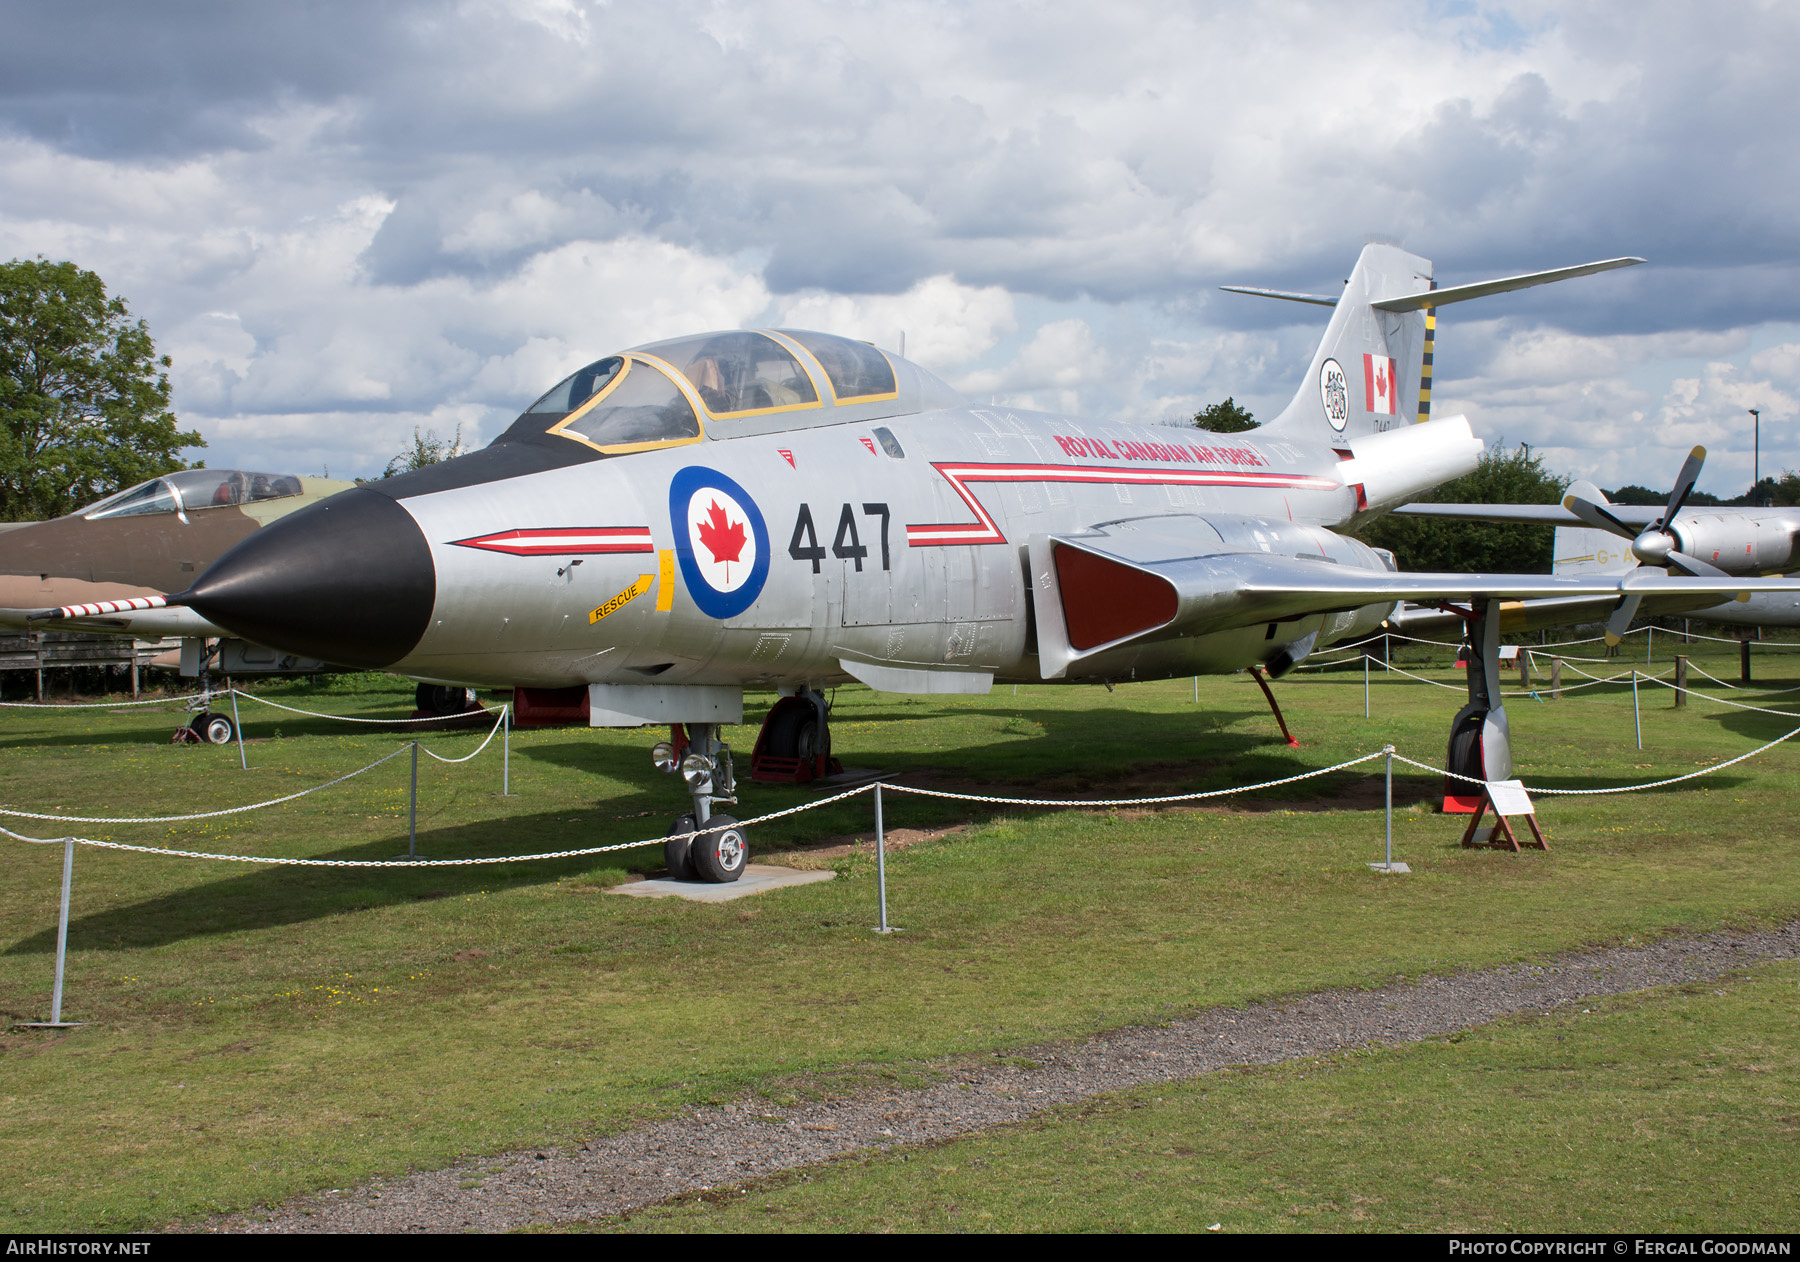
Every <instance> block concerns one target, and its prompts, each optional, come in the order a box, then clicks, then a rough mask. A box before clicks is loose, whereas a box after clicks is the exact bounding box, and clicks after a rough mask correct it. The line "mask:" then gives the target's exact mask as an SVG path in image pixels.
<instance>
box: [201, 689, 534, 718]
mask: <svg viewBox="0 0 1800 1262" xmlns="http://www.w3.org/2000/svg"><path fill="white" fill-rule="evenodd" d="M229 691H230V692H233V693H236V694H237V695H238V696H240V697H242V698H243V699H244V700H246V701H255V702H257V703H258V704H260V705H266V706H273V707H275V709H277V710H286V711H287V712H288V713H289V714H304V715H306V716H307V717H308V718H313V719H336V720H337V721H338V722H339V723H384V724H395V723H444V722H447V721H449V720H450V719H460V718H462V717H463V716H464V715H468V714H495V715H497V714H499V713H500V712H501V710H504V709H505V708H506V707H505V706H502V707H501V708H500V710H490V709H488V708H487V707H486V706H483V707H481V709H479V710H463V711H461V712H460V713H457V714H427V715H422V716H420V717H419V718H416V719H411V718H408V719H359V718H357V717H355V716H354V715H350V714H324V713H322V712H320V711H318V710H302V709H300V708H299V707H298V706H291V705H283V704H282V703H281V702H279V701H271V700H269V699H268V698H267V697H259V696H257V695H256V694H255V693H251V692H242V691H240V690H238V689H236V688H233V689H230V690H229ZM221 695H225V694H221Z"/></svg>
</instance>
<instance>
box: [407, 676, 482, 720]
mask: <svg viewBox="0 0 1800 1262" xmlns="http://www.w3.org/2000/svg"><path fill="white" fill-rule="evenodd" d="M475 700H476V698H475V690H474V689H473V688H458V687H456V686H455V685H453V684H420V685H419V686H418V688H416V689H415V690H414V691H413V703H414V704H415V706H416V707H417V708H418V709H420V710H423V711H425V712H426V713H427V714H439V715H442V716H444V717H445V718H449V717H450V716H451V715H455V714H461V713H462V712H463V711H464V710H471V709H473V708H474V707H475Z"/></svg>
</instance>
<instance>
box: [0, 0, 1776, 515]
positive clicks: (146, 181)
mask: <svg viewBox="0 0 1800 1262" xmlns="http://www.w3.org/2000/svg"><path fill="white" fill-rule="evenodd" d="M0 21H3V22H4V27H3V28H0V29H4V30H5V31H6V32H7V35H6V38H5V39H4V41H0V258H6V257H33V256H36V255H43V256H45V257H47V258H50V259H65V258H67V259H73V260H75V261H76V262H77V263H79V264H80V265H82V266H84V267H88V268H91V269H93V270H95V271H97V272H99V273H100V274H101V276H102V277H104V278H105V280H106V281H107V283H108V285H109V286H110V288H111V289H112V290H113V291H114V292H116V293H118V294H120V295H122V296H123V297H125V299H126V300H127V301H128V302H129V303H130V304H131V307H132V309H133V311H134V312H135V313H136V314H137V315H140V316H142V317H143V318H144V319H146V320H147V321H148V322H149V325H150V328H151V332H152V333H153V335H154V336H155V337H156V339H157V342H158V344H159V346H160V347H161V348H162V349H163V350H164V351H166V352H167V353H168V354H169V355H171V356H172V357H173V358H174V369H173V380H174V383H175V403H176V407H177V410H178V411H179V413H180V415H181V418H182V420H183V422H184V423H185V424H187V425H189V426H191V427H194V428H198V429H199V430H200V431H201V432H202V433H203V434H204V435H205V437H206V439H207V441H208V443H209V446H208V448H207V449H206V451H205V452H203V453H194V454H196V455H203V456H204V458H205V459H206V460H207V461H208V463H210V464H214V465H226V464H236V465H240V466H253V467H261V468H270V469H281V470H295V471H299V472H310V473H317V472H320V471H322V470H325V469H329V470H330V472H331V473H332V474H334V475H336V476H348V475H352V474H371V473H374V472H376V471H378V470H379V469H380V468H381V466H382V465H383V464H384V463H385V462H386V461H387V459H388V458H389V457H390V456H391V455H393V454H394V453H396V452H397V451H399V450H400V449H401V448H402V447H403V446H404V445H406V444H407V443H408V441H409V440H410V437H411V435H412V432H413V429H414V427H415V426H422V427H424V428H427V429H431V430H434V431H436V432H437V433H439V434H442V435H448V434H450V433H451V432H452V431H454V430H455V429H456V428H457V427H458V426H459V425H460V426H461V431H462V435H463V438H464V440H465V442H466V443H471V444H479V443H483V442H486V441H487V440H489V439H491V438H492V437H493V436H494V435H495V434H497V433H498V432H499V431H500V429H502V428H503V427H504V426H505V425H506V423H507V422H508V421H510V420H511V418H512V417H513V416H514V415H516V414H517V413H518V411H519V410H520V409H521V408H522V407H523V406H524V405H525V404H526V403H528V402H529V401H530V400H531V399H532V398H533V397H535V396H536V395H537V394H538V393H539V392H540V391H541V390H543V389H544V388H545V387H546V386H548V385H549V384H550V383H551V382H552V381H554V380H555V379H556V378H557V377H559V376H561V375H562V374H564V373H565V372H567V371H569V370H571V369H573V368H575V367H578V366H580V365H581V364H583V363H585V362H587V361H588V360H590V359H592V358H594V357H596V356H598V355H599V354H601V353H603V352H607V351H610V350H614V349H617V348H619V347H622V346H625V345H629V344H632V343H635V342H642V341H647V340H650V339H652V338H658V337H666V336H671V335H674V334H678V333H684V332H694V331H699V330H702V329H710V328H725V327H740V326H754V325H762V324H770V323H783V324H794V325H799V326H802V327H814V328H824V329H828V330H831V331H834V332H840V333H846V334H850V335H853V336H858V337H863V338H866V339H868V340H871V341H874V342H877V343H879V344H881V345H884V346H888V347H890V348H892V347H895V346H897V344H898V342H899V339H900V337H901V335H902V333H904V336H905V339H906V349H907V353H908V354H909V355H910V356H911V357H912V358H915V359H917V360H920V361H921V362H923V363H924V364H925V365H926V366H928V367H930V368H932V369H933V370H935V371H937V372H938V373H940V374H941V375H943V376H944V377H945V378H947V379H948V380H950V381H951V382H952V383H953V384H955V385H957V386H958V387H960V388H962V389H963V390H965V391H967V392H968V393H970V394H971V395H973V396H976V397H979V398H982V399H994V400H1000V401H1005V402H1010V403H1012V404H1013V405H1015V406H1034V407H1043V408H1049V409H1053V410H1061V411H1071V412H1076V413H1080V414H1084V415H1093V416H1099V417H1110V418H1121V419H1124V418H1129V419H1134V420H1143V421H1159V420H1171V419H1178V418H1182V417H1185V416H1187V415H1191V414H1192V412H1193V411H1194V410H1195V409H1196V408H1197V407H1199V406H1201V405H1203V404H1206V403H1209V402H1213V401H1216V400H1218V399H1221V398H1223V397H1225V396H1226V395H1232V396H1235V397H1236V398H1237V399H1238V401H1239V402H1241V403H1246V404H1248V405H1249V406H1250V407H1251V408H1252V409H1253V410H1254V411H1255V412H1257V414H1258V415H1262V416H1272V415H1273V414H1274V412H1275V411H1277V410H1278V409H1279V408H1280V407H1281V405H1282V404H1284V403H1285V402H1286V400H1287V398H1288V397H1289V396H1290V395H1291V394H1292V392H1293V390H1294V388H1295V386H1296V384H1297V381H1298V378H1299V376H1300V374H1301V373H1302V372H1303V371H1304V370H1305V367H1306V364H1307V361H1308V359H1309V356H1310V352H1311V349H1312V346H1313V345H1314V343H1315V342H1316V340H1317V338H1318V335H1319V333H1320V331H1321V329H1322V326H1323V314H1324V313H1323V312H1322V310H1321V309H1318V308H1309V307H1303V306H1299V305H1295V304H1289V303H1276V302H1270V301H1267V300H1262V299H1255V298H1247V297H1242V296H1238V295H1232V294H1222V293H1219V292H1218V290H1217V286H1219V285H1221V284H1253V285H1265V286H1271V287H1277V288H1291V289H1308V290H1314V291H1328V290H1330V289H1331V288H1333V287H1335V286H1336V285H1337V284H1338V282H1339V281H1341V280H1342V278H1343V276H1344V275H1345V274H1346V273H1347V270H1348V268H1349V266H1350V264H1351V262H1352V261H1353V260H1354V259H1355V256H1356V253H1357V251H1358V250H1359V249H1360V248H1361V246H1362V245H1363V244H1364V243H1365V242H1366V241H1370V240H1383V241H1390V242H1393V243H1395V244H1399V245H1402V246H1404V247H1405V248H1407V249H1409V250H1412V251H1414V252H1415V253H1419V254H1423V255H1425V256H1426V257H1428V258H1431V259H1433V260H1435V261H1436V264H1437V275H1438V279H1439V282H1440V284H1456V283H1460V282H1463V281H1472V280H1480V279H1485V278H1487V277H1490V276H1499V275H1506V274H1510V273H1513V272H1519V271H1527V270H1535V269H1539V268H1545V267H1552V266H1559V265H1564V264H1569V263H1577V262H1585V261H1588V260H1591V259H1599V258H1608V257H1613V256H1616V255H1623V254H1636V255H1642V256H1644V257H1645V258H1647V259H1648V260H1649V261H1650V265H1649V266H1646V267H1641V268H1634V269H1630V270H1628V271H1625V272H1618V273H1611V274H1608V275H1604V276H1600V277H1596V278H1589V279H1584V280H1577V281H1571V282H1566V283H1564V284H1561V285H1555V286H1549V287H1545V288H1541V289H1537V290H1533V291H1530V292H1527V293H1522V294H1515V295H1509V296H1503V297H1498V298H1491V299H1486V300H1482V301H1479V302H1473V303H1468V304H1464V305H1461V306H1457V307H1452V308H1447V309H1446V311H1445V314H1444V316H1443V318H1442V319H1441V320H1440V324H1439V338H1438V364H1439V368H1438V389H1437V391H1436V401H1435V404H1434V407H1435V410H1436V411H1437V412H1438V414H1440V415H1445V414H1449V413H1451V412H1455V411H1462V412H1466V413H1467V414H1468V415H1469V416H1470V418H1471V420H1472V421H1473V422H1474V424H1475V427H1476V431H1477V433H1479V434H1481V435H1482V436H1483V437H1485V438H1488V439H1490V440H1494V439H1501V438H1504V439H1505V440H1506V441H1507V442H1509V443H1511V442H1517V441H1520V440H1525V441H1528V442H1530V443H1531V444H1532V445H1533V447H1534V448H1537V449H1541V450H1543V451H1544V452H1545V453H1546V455H1547V456H1548V457H1549V459H1550V462H1551V463H1552V464H1553V465H1554V466H1556V467H1558V468H1560V469H1562V470H1564V471H1566V472H1569V473H1572V474H1579V475H1584V476H1589V477H1593V478H1594V479H1596V480H1597V481H1599V482H1600V483H1602V484H1603V485H1606V486H1613V485H1617V484H1619V483H1621V482H1627V481H1635V482H1643V483H1647V484H1651V485H1665V486H1666V485H1667V483H1668V481H1669V480H1670V478H1671V477H1672V476H1673V473H1674V471H1675V469H1676V468H1677V467H1678V466H1679V464H1680V461H1681V457H1682V455H1683V454H1684V453H1685V451H1686V449H1687V448H1688V447H1690V446H1692V445H1693V444H1694V443H1703V444H1705V445H1706V446H1707V447H1708V449H1709V451H1710V453H1711V455H1710V458H1709V461H1708V465H1707V472H1706V474H1705V476H1704V477H1703V479H1702V481H1701V484H1700V485H1701V488H1702V489H1705V490H1712V491H1715V492H1718V493H1723V494H1734V493H1736V492H1738V491H1741V490H1742V489H1744V487H1745V486H1747V485H1748V482H1749V475H1750V432H1749V417H1748V415H1747V414H1746V412H1745V409H1746V408H1751V407H1759V408H1761V409H1762V415H1763V420H1764V422H1765V424H1764V426H1763V431H1764V433H1763V445H1764V456H1763V469H1764V470H1765V472H1767V471H1771V470H1779V469H1782V468H1793V467H1800V431H1797V427H1800V266H1797V259H1800V249H1797V246H1796V243H1797V239H1800V214H1796V207H1797V206H1800V196H1797V195H1800V156H1797V154H1796V145H1795V141H1794V131H1795V122H1796V113H1797V111H1796V108H1795V106H1794V104H1793V93H1792V86H1791V85H1792V76H1793V67H1794V66H1795V64H1796V63H1797V62H1800V6H1787V5H1779V4H1774V3H1769V4H1755V3H1751V4H1736V3H1730V2H1729V0H1727V2H1725V3H1717V4H1710V5H1698V4H1693V3H1691V2H1690V3H1681V2H1659V0H1651V2H1649V3H1643V2H1640V3H1634V4H1630V5H1625V4H1616V5H1612V4H1584V5H1578V6H1568V5H1552V4H1539V3H1509V4H1484V3H1465V2H1461V0H1456V2H1452V0H1414V2H1411V3H1385V2H1383V0H1364V2H1363V3H1361V4H1358V5H1354V6H1350V5H1343V4H1339V3H1325V4H1308V3H1305V2H1304V0H1282V2H1278V3H1249V2H1247V0H1234V3H1231V4H1207V5H1202V4H1178V3H1171V2H1170V0H1156V2H1152V3H1137V2H1135V0H1107V2H1106V3H1104V4H1101V3H1003V2H1000V0H985V2H984V3H981V4H950V3H912V2H909V0H880V2H879V3H863V2H858V0H840V2H837V3H820V2H816V0H758V2H757V3H754V4H751V3H730V2H726V0H715V2H710V3H690V2H687V0H653V2H650V3H640V2H639V0H612V2H611V3H585V2H583V0H513V2H502V0H482V2H469V3H451V2H449V0H430V2H428V3H401V2H395V3H371V2H370V0H357V2H354V3H344V4H335V3H293V4H284V5H275V4H259V5H247V4H241V3H202V2H197V0H195V2H188V3H181V2H179V0H169V2H165V3H160V4H156V5H146V4H143V3H141V2H139V0H131V2H126V3H100V2H84V3H79V4H43V3H37V2H29V3H28V2H25V0H0Z"/></svg>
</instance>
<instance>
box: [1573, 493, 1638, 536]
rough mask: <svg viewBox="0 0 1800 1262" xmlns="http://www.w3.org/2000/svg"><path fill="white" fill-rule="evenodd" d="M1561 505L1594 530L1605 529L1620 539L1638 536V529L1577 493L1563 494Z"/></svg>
mask: <svg viewBox="0 0 1800 1262" xmlns="http://www.w3.org/2000/svg"><path fill="white" fill-rule="evenodd" d="M1562 506H1563V507H1564V508H1566V509H1568V510H1569V511H1570V512H1571V513H1574V514H1575V515H1576V516H1577V517H1579V518H1581V520H1582V521H1584V522H1586V523H1587V524H1588V525H1590V526H1592V527H1593V528H1594V529H1595V530H1604V531H1607V532H1608V533H1609V534H1615V535H1618V536H1619V538H1621V539H1635V538H1637V537H1638V531H1637V529H1636V528H1635V527H1632V526H1627V525H1626V524H1625V523H1624V522H1622V521H1620V520H1619V519H1618V518H1617V517H1614V516H1613V515H1612V514H1611V513H1609V512H1607V511H1606V510H1605V509H1604V508H1601V507H1600V506H1599V505H1598V504H1595V503H1592V502H1591V501H1589V500H1584V499H1582V498H1581V496H1579V495H1565V496H1563V502H1562Z"/></svg>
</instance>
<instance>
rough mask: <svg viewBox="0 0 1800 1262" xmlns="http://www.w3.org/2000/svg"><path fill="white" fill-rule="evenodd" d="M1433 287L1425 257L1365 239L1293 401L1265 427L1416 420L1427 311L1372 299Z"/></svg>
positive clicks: (1389, 424) (1364, 428)
mask: <svg viewBox="0 0 1800 1262" xmlns="http://www.w3.org/2000/svg"><path fill="white" fill-rule="evenodd" d="M1431 287H1432V279H1431V260H1430V259H1422V258H1420V257H1419V256H1418V255H1416V254H1408V253H1407V252H1406V251H1404V250H1400V249H1396V248H1395V247H1393V246H1391V245H1365V246H1364V247H1363V252H1362V257H1360V258H1359V259H1357V260H1356V267H1355V268H1354V269H1352V271H1351V273H1350V279H1349V280H1347V281H1345V282H1344V291H1343V293H1342V294H1341V295H1339V297H1338V300H1337V302H1336V303H1335V304H1334V309H1333V310H1332V313H1331V323H1330V324H1328V325H1327V326H1326V327H1325V336H1324V337H1323V338H1322V339H1321V340H1320V342H1319V349H1318V350H1316V351H1315V352H1313V360H1312V365H1311V367H1310V368H1308V370H1307V373H1306V377H1305V379H1304V380H1303V381H1302V382H1301V383H1300V389H1299V390H1298V391H1296V392H1295V394H1294V399H1293V402H1291V403H1289V404H1288V405H1287V407H1286V408H1284V409H1283V410H1282V413H1281V415H1280V416H1277V417H1276V418H1275V419H1274V420H1273V421H1271V422H1269V424H1268V425H1267V426H1265V427H1264V428H1265V429H1266V430H1268V431H1269V432H1271V433H1275V432H1281V433H1286V434H1290V435H1293V436H1294V437H1296V438H1306V439H1311V440H1313V441H1315V442H1317V441H1321V440H1323V441H1330V440H1332V439H1334V438H1338V437H1344V438H1355V437H1357V436H1359V435H1362V434H1373V433H1378V432H1380V431H1381V430H1386V429H1393V428H1395V427H1397V426H1400V425H1405V424H1411V423H1412V422H1414V421H1416V420H1419V419H1420V416H1419V410H1420V409H1419V404H1420V395H1421V387H1422V384H1423V383H1422V374H1423V371H1424V365H1425V340H1426V319H1427V312H1426V310H1424V309H1418V308H1415V309H1413V310H1410V311H1383V310H1378V309H1377V308H1376V306H1375V304H1376V303H1378V302H1385V301H1387V300H1391V299H1394V298H1400V297H1407V296H1411V295H1413V294H1422V293H1426V292H1427V291H1429V290H1430V289H1431ZM1427 388H1428V387H1427ZM1425 397H1427V398H1429V396H1428V395H1427V396H1425Z"/></svg>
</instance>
